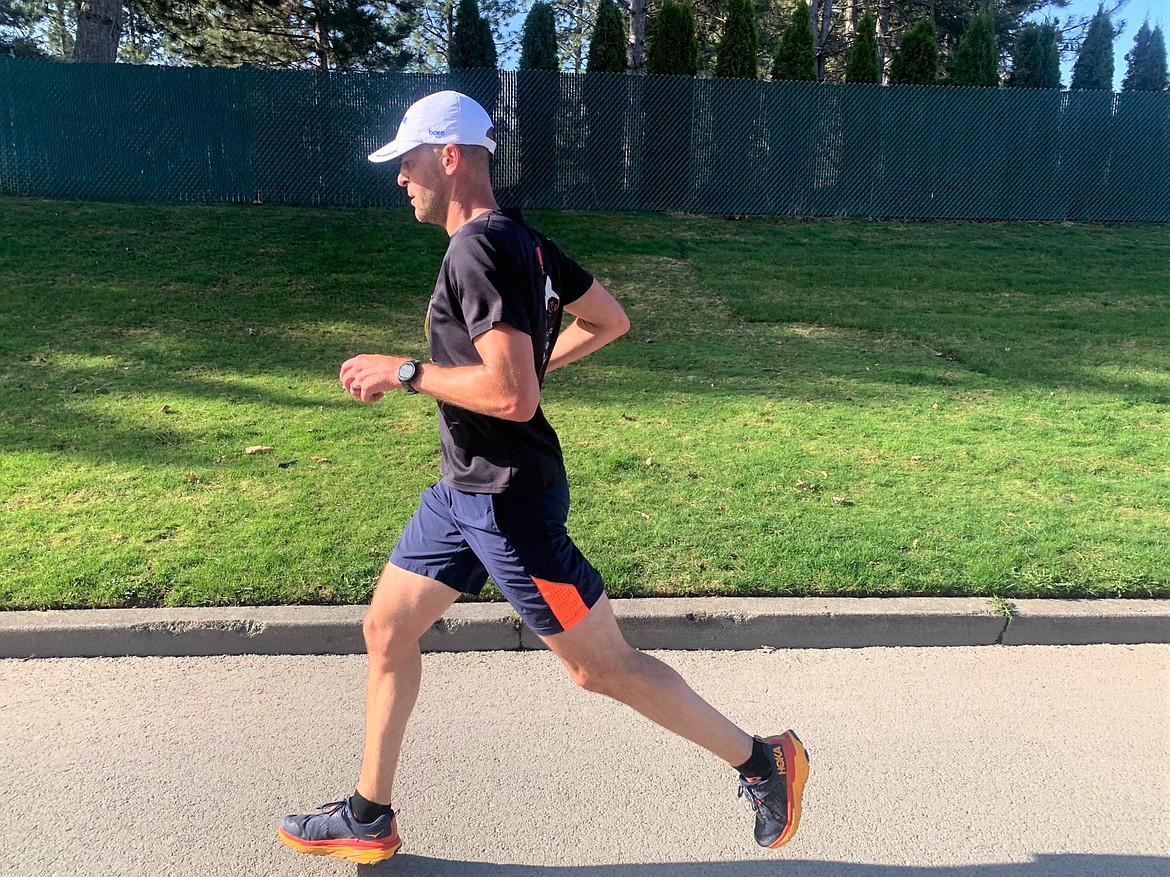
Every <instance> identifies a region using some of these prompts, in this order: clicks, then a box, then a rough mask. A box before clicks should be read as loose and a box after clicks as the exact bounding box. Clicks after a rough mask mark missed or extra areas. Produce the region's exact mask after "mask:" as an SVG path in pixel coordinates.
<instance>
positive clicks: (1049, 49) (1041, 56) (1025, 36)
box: [1007, 24, 1060, 88]
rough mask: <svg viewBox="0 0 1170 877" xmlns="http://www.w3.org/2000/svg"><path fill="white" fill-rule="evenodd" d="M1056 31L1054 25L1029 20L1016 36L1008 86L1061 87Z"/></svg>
mask: <svg viewBox="0 0 1170 877" xmlns="http://www.w3.org/2000/svg"><path fill="white" fill-rule="evenodd" d="M1058 37H1059V35H1058V34H1057V32H1056V27H1055V25H1052V24H1029V25H1026V26H1025V27H1024V29H1023V30H1021V31H1020V33H1019V35H1018V36H1017V37H1016V45H1015V47H1014V49H1013V50H1012V73H1011V75H1010V76H1009V77H1008V80H1007V86H1008V87H1009V88H1060V50H1059V48H1057V41H1058Z"/></svg>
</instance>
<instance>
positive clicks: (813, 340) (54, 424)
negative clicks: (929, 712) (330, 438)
mask: <svg viewBox="0 0 1170 877" xmlns="http://www.w3.org/2000/svg"><path fill="white" fill-rule="evenodd" d="M202 328H203V327H200V326H198V325H192V326H191V327H190V328H189V330H188V331H186V332H184V333H182V334H179V335H176V336H175V337H174V338H173V339H172V341H173V343H172V344H171V345H170V346H173V347H174V348H176V349H178V350H181V352H176V353H173V354H172V353H166V352H160V351H159V350H158V349H157V348H158V347H160V346H161V347H162V348H164V349H165V348H166V347H167V346H168V345H167V344H162V345H158V344H157V343H156V342H152V347H154V348H155V349H154V350H146V349H143V348H140V347H136V346H135V342H133V341H126V340H124V339H122V340H119V339H116V338H112V339H111V340H108V341H101V340H94V339H95V338H96V339H100V338H101V337H102V336H103V333H104V334H105V335H106V336H107V337H108V336H109V335H111V334H112V333H111V327H100V326H95V327H94V331H93V337H91V338H89V339H87V340H86V341H85V342H84V350H85V353H84V357H83V358H84V359H85V360H86V361H87V362H89V363H90V364H89V365H76V364H71V363H68V362H64V361H62V360H68V359H70V358H71V356H72V355H73V354H74V353H75V352H76V350H75V349H70V348H71V345H69V344H68V343H67V342H62V343H61V345H60V346H59V347H58V348H57V349H56V350H55V351H50V352H48V353H46V354H38V355H29V354H25V355H24V356H23V357H21V356H17V357H16V359H15V361H13V360H11V359H10V361H9V364H8V366H7V368H6V372H7V375H6V377H7V381H6V383H7V388H6V389H3V390H0V405H2V406H3V410H4V414H3V416H0V438H2V439H3V444H4V446H5V447H6V448H7V449H8V450H10V451H50V452H62V451H68V452H71V453H78V454H83V455H89V456H93V457H95V458H100V459H103V460H109V459H119V460H125V461H133V462H139V463H151V464H159V463H166V462H175V463H179V462H182V461H185V460H187V459H188V456H189V455H188V453H187V451H186V448H187V446H188V445H189V444H191V443H192V442H195V443H204V444H205V443H206V438H207V435H206V433H207V431H208V430H211V431H215V430H216V429H217V428H218V427H219V425H217V424H216V423H214V422H212V423H206V422H204V423H198V424H190V422H188V423H189V427H188V430H187V431H184V430H183V429H179V428H177V427H176V426H175V425H174V424H171V423H167V422H166V420H167V418H166V417H165V416H160V414H159V411H160V408H159V404H158V400H160V399H164V400H167V401H166V404H167V405H170V406H171V407H172V408H173V409H181V408H182V406H183V405H184V404H190V403H192V402H212V403H217V404H227V405H229V406H231V408H230V410H232V411H236V410H239V411H243V412H246V411H247V409H248V408H249V407H255V408H256V409H257V413H255V414H248V415H246V416H247V417H253V418H256V419H259V418H274V417H275V418H277V419H278V420H281V419H288V418H293V419H296V418H299V417H303V416H304V415H306V414H308V413H309V412H312V411H316V410H319V409H322V408H331V407H332V406H333V405H334V404H337V405H345V404H356V403H351V401H350V400H349V399H348V398H347V397H345V395H344V393H343V392H342V391H341V389H340V386H339V384H338V383H337V378H336V375H337V369H338V367H339V366H340V363H341V362H342V361H343V360H344V359H345V358H346V357H348V356H349V355H352V354H353V353H355V352H357V349H355V348H350V349H346V348H345V347H343V346H342V344H340V343H339V341H338V339H337V337H336V336H335V335H329V336H326V335H322V337H321V338H320V340H313V339H312V338H306V337H303V336H302V337H296V338H290V339H278V340H274V341H272V342H271V343H270V344H268V345H267V346H266V347H265V348H263V349H257V350H256V351H255V355H253V354H252V352H251V351H249V349H248V347H247V346H246V345H245V344H241V345H238V346H237V348H236V349H234V350H227V351H225V349H224V346H223V344H222V342H206V343H201V342H200V336H201V334H202ZM374 328H375V327H373V326H371V331H372V330H373V329H374ZM782 328H783V327H775V326H772V327H770V329H769V331H780V330H781V329H782ZM1133 328H1134V331H1135V336H1131V337H1129V338H1128V339H1126V338H1123V337H1121V336H1117V337H1114V336H1110V337H1105V338H1098V339H1096V345H1095V350H1094V351H1092V352H1091V353H1092V358H1094V359H1098V358H1100V357H1101V355H1102V354H1101V351H1102V349H1103V348H1110V349H1116V350H1117V351H1118V359H1117V360H1116V362H1117V365H1116V366H1113V367H1112V368H1113V370H1114V371H1116V372H1117V373H1118V375H1119V376H1118V377H1116V378H1112V377H1109V376H1106V375H1105V374H1104V373H1103V370H1102V369H1100V368H1096V367H1093V366H1089V365H1087V364H1086V361H1085V360H1086V358H1089V354H1090V351H1083V350H1082V351H1081V352H1080V354H1079V356H1078V355H1077V353H1076V352H1073V351H1063V352H1061V353H1060V354H1055V353H1054V354H1053V355H1051V356H1048V357H1047V358H1043V361H1042V364H1040V365H1038V366H1037V367H1036V368H1035V369H1034V370H1033V371H1031V372H1030V373H1028V374H1027V375H1026V376H1023V377H1021V376H1020V374H1019V371H1020V367H1019V365H1018V364H1014V363H1007V362H1004V363H1000V364H996V363H995V362H988V361H986V359H985V358H981V357H985V355H986V354H985V352H983V353H981V352H979V351H976V352H974V353H969V352H967V351H965V350H964V349H962V346H961V345H959V344H956V345H953V346H951V347H948V348H946V349H935V347H934V346H933V345H931V344H927V343H925V342H922V341H917V340H913V339H906V338H900V337H897V336H891V335H888V334H881V333H869V332H863V331H859V330H825V331H820V332H811V333H807V334H801V333H797V332H785V333H784V334H783V339H782V343H781V344H780V345H779V346H777V345H776V343H775V342H774V341H773V343H772V345H771V349H767V348H764V347H763V345H760V346H758V347H753V346H752V345H750V344H748V345H746V346H745V347H743V348H739V349H737V348H736V347H735V346H734V345H733V344H732V343H731V342H730V341H727V340H724V339H722V338H720V337H718V333H716V335H717V337H715V338H714V339H702V338H690V339H688V338H682V337H671V336H670V333H669V332H667V337H665V338H662V339H661V341H659V340H657V339H655V341H654V343H647V342H648V340H649V339H647V338H645V337H643V336H640V333H638V332H637V331H635V332H634V333H632V336H631V337H627V338H626V339H623V340H622V341H620V342H618V344H616V345H614V347H613V348H612V349H611V350H610V351H607V352H605V353H603V354H602V355H601V356H599V357H597V358H596V360H594V361H592V362H590V363H589V364H586V365H581V366H574V367H571V368H570V369H568V370H566V371H565V372H562V373H558V374H556V375H554V376H552V377H551V378H550V381H549V386H548V388H547V393H546V396H547V398H548V399H550V400H553V401H559V400H565V401H572V402H573V403H574V404H587V405H612V406H622V405H623V404H631V405H638V404H645V403H647V402H649V403H652V404H660V405H663V406H665V407H669V405H670V404H671V403H672V402H673V403H675V404H677V403H678V400H679V399H680V398H681V399H684V400H688V401H687V402H686V404H695V405H699V406H703V405H709V404H711V403H713V402H715V401H716V400H720V399H735V398H754V399H759V400H761V401H794V400H801V401H803V400H809V401H815V402H817V403H837V404H849V405H852V406H889V405H892V404H893V405H896V404H899V403H903V402H905V403H911V402H913V401H914V400H915V398H916V397H918V398H923V399H924V396H923V391H924V390H926V391H931V392H937V393H938V394H945V395H961V394H964V393H970V394H979V393H984V392H995V393H999V392H1008V393H1010V392H1019V391H1048V392H1051V393H1056V392H1058V391H1060V390H1061V389H1062V388H1073V389H1075V390H1076V391H1078V392H1084V393H1090V394H1095V395H1102V396H1109V397H1115V398H1116V399H1117V400H1119V401H1122V402H1124V403H1131V404H1132V403H1151V404H1155V405H1161V404H1168V403H1170V386H1168V384H1170V376H1168V378H1167V383H1161V382H1146V381H1143V380H1140V379H1138V378H1136V377H1132V376H1128V377H1127V376H1125V374H1126V373H1127V372H1128V371H1129V370H1132V369H1136V368H1138V364H1135V365H1133V366H1131V368H1130V369H1124V361H1123V360H1122V359H1121V357H1122V356H1123V354H1124V351H1123V350H1122V348H1123V347H1124V346H1125V344H1126V343H1129V344H1132V343H1133V340H1134V337H1140V338H1141V339H1142V341H1143V344H1146V343H1148V345H1149V347H1150V348H1151V349H1153V348H1154V346H1155V340H1154V333H1153V331H1152V330H1151V332H1150V333H1149V334H1144V335H1140V336H1138V335H1136V333H1137V331H1138V327H1136V326H1135V327H1133ZM757 334H758V333H757ZM1008 346H1010V345H1008ZM358 349H360V348H358ZM399 351H400V352H403V353H411V352H414V351H413V350H412V348H411V346H410V345H408V344H406V343H396V342H395V340H394V338H393V337H390V338H388V340H387V341H386V343H385V350H384V352H399ZM106 357H109V358H112V359H113V360H114V361H115V362H117V363H121V362H127V363H131V366H130V367H129V368H128V369H127V370H125V371H123V370H120V369H118V368H102V367H98V366H95V365H93V363H94V361H95V360H101V359H103V358H106ZM1149 371H1150V369H1149V367H1146V368H1145V372H1146V373H1149ZM281 385H284V387H285V388H283V389H282V388H281ZM139 397H142V398H139ZM274 409H275V412H274ZM554 420H555V418H554ZM258 437H259V436H258Z"/></svg>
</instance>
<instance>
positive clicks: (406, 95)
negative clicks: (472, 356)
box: [0, 59, 1170, 222]
mask: <svg viewBox="0 0 1170 877" xmlns="http://www.w3.org/2000/svg"><path fill="white" fill-rule="evenodd" d="M442 88H456V89H459V90H461V91H464V92H466V93H468V94H471V95H472V96H474V97H475V98H477V99H478V100H479V101H480V102H481V103H483V104H484V105H485V106H486V107H487V108H488V110H489V112H491V113H492V116H493V118H494V119H495V120H496V123H497V137H498V141H499V148H498V150H497V153H496V161H495V163H494V167H493V175H494V178H495V183H496V187H497V192H498V194H499V196H500V200H501V203H506V204H518V205H521V206H526V207H555V208H572V209H582V210H598V209H600V210H686V211H695V212H712V213H774V214H799V215H808V216H871V217H913V218H951V219H1037V220H1044V219H1048V220H1063V219H1071V220H1079V221H1089V220H1146V221H1159V222H1167V221H1170V94H1167V93H1125V94H1111V93H1108V92H1059V91H1037V90H1023V89H1019V90H1014V89H1013V90H1010V89H982V90H979V89H956V88H942V87H931V88H925V87H913V86H900V87H885V88H883V87H879V86H865V85H817V84H813V83H808V84H806V83H773V82H755V81H727V80H711V79H689V78H681V77H650V76H623V75H599V74H595V75H589V74H586V75H584V76H574V75H562V74H556V73H539V72H530V73H508V72H502V73H497V72H495V71H466V72H463V73H452V74H444V75H411V74H333V73H331V74H319V73H301V72H290V71H265V70H254V69H249V68H243V69H233V70H225V69H214V68H162V67H140V66H131V65H122V64H117V65H80V64H53V63H44V62H33V61H15V60H8V59H3V60H0V191H2V192H7V193H19V194H28V195H37V196H43V197H61V198H100V199H116V200H137V201H204V202H232V201H248V202H252V201H257V202H270V203H284V204H322V205H339V206H374V205H380V206H396V205H404V204H405V203H406V200H405V198H404V197H403V195H402V193H401V192H400V190H398V189H397V187H396V186H395V184H394V172H393V169H392V168H393V167H394V166H393V165H391V166H390V167H387V166H385V165H381V166H377V165H372V164H370V163H369V162H368V161H366V155H367V153H369V152H371V151H372V150H373V149H375V148H376V147H378V146H380V145H381V144H382V143H384V142H385V141H387V140H389V139H390V138H391V137H392V136H393V134H394V130H395V128H396V127H397V124H398V121H399V119H400V118H401V116H402V113H403V111H404V110H405V109H406V107H407V106H408V105H409V104H410V103H411V102H413V101H414V100H416V99H417V98H419V97H421V96H422V95H424V94H427V93H429V92H431V91H437V90H439V89H442Z"/></svg>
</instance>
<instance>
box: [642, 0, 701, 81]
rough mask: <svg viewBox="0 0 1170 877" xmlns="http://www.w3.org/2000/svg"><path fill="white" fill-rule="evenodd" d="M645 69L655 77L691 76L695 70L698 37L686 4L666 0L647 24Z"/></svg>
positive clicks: (696, 69)
mask: <svg viewBox="0 0 1170 877" xmlns="http://www.w3.org/2000/svg"><path fill="white" fill-rule="evenodd" d="M646 43H647V45H646V72H647V73H651V74H656V75H659V76H694V75H696V74H697V73H698V72H699V40H698V38H697V37H696V36H695V16H694V14H693V13H692V12H691V9H690V7H689V6H683V5H682V4H681V3H675V2H673V0H666V2H665V3H663V4H662V8H661V9H660V10H659V11H658V15H656V16H655V17H654V22H653V24H651V25H650V36H649V37H648V38H647V40H646Z"/></svg>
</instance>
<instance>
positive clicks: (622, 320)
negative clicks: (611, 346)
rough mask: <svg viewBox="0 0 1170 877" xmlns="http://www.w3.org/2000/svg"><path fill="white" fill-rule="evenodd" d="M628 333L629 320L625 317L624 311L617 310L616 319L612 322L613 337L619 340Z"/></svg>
mask: <svg viewBox="0 0 1170 877" xmlns="http://www.w3.org/2000/svg"><path fill="white" fill-rule="evenodd" d="M629 331H630V318H629V317H627V316H626V312H625V311H624V310H620V309H619V310H618V313H617V318H616V319H615V320H614V325H613V337H614V338H621V337H622V336H623V335H625V334H626V333H627V332H629Z"/></svg>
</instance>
